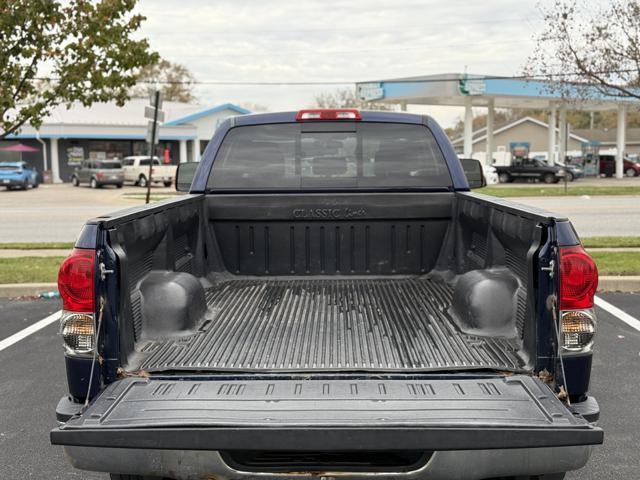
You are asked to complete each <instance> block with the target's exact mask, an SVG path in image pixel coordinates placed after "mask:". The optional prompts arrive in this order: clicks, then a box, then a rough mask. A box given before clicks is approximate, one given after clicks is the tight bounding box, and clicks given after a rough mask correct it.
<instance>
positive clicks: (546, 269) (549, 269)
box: [540, 259, 556, 278]
mask: <svg viewBox="0 0 640 480" xmlns="http://www.w3.org/2000/svg"><path fill="white" fill-rule="evenodd" d="M540 270H542V271H543V272H549V278H553V276H554V275H555V270H556V262H555V260H553V259H552V260H551V261H550V262H549V266H548V267H540Z"/></svg>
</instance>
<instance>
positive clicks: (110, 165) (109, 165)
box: [96, 162, 122, 170]
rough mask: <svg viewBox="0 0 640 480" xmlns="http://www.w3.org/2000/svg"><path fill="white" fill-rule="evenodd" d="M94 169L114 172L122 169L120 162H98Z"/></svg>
mask: <svg viewBox="0 0 640 480" xmlns="http://www.w3.org/2000/svg"><path fill="white" fill-rule="evenodd" d="M96 168H99V169H103V170H115V169H118V168H122V164H121V163H120V162H98V163H97V165H96Z"/></svg>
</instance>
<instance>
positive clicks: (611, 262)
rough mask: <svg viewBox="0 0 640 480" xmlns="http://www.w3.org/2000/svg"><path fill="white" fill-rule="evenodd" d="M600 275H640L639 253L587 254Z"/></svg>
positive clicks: (592, 252)
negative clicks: (594, 263)
mask: <svg viewBox="0 0 640 480" xmlns="http://www.w3.org/2000/svg"><path fill="white" fill-rule="evenodd" d="M589 255H591V257H592V258H593V260H594V261H595V262H596V265H597V266H598V272H599V273H600V275H640V252H594V251H591V252H589Z"/></svg>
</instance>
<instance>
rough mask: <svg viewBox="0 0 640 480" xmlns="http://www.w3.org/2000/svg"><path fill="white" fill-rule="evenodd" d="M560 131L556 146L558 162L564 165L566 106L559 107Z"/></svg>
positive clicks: (565, 151) (565, 154)
mask: <svg viewBox="0 0 640 480" xmlns="http://www.w3.org/2000/svg"><path fill="white" fill-rule="evenodd" d="M559 123H560V125H558V128H559V129H560V135H559V137H560V138H559V145H558V147H559V148H558V159H557V161H558V162H561V163H564V161H565V157H566V156H567V106H566V105H562V106H561V107H560V122H559Z"/></svg>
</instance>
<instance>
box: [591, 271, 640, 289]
mask: <svg viewBox="0 0 640 480" xmlns="http://www.w3.org/2000/svg"><path fill="white" fill-rule="evenodd" d="M598 291H599V292H627V293H632V292H640V275H625V276H602V277H600V278H599V279H598Z"/></svg>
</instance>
